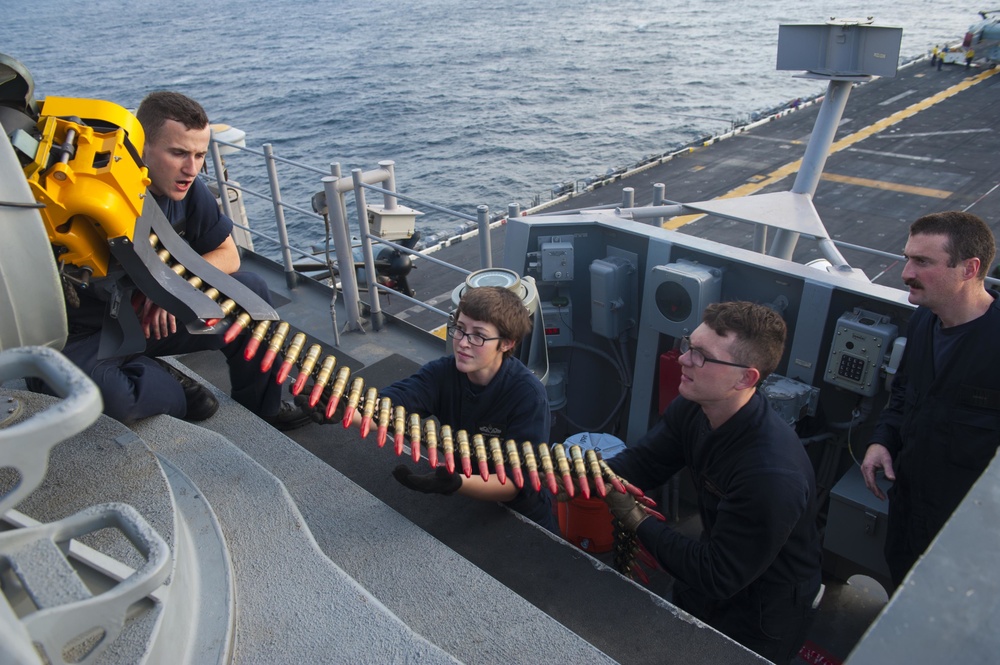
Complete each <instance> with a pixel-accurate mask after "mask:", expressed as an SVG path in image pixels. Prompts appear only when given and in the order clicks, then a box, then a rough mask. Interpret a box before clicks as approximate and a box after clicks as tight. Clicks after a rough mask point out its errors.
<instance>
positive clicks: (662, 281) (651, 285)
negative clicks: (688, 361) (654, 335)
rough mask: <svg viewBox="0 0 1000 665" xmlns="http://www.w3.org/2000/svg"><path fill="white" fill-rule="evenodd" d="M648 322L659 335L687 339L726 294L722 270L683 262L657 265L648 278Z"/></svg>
mask: <svg viewBox="0 0 1000 665" xmlns="http://www.w3.org/2000/svg"><path fill="white" fill-rule="evenodd" d="M646 285H647V286H646V289H645V292H646V301H645V302H644V303H643V312H644V313H645V316H646V318H645V320H646V321H648V322H649V325H650V326H651V327H652V328H653V329H654V330H656V331H657V332H660V333H663V334H664V335H670V336H671V337H684V336H685V335H690V334H691V331H693V330H694V329H695V328H697V327H698V326H699V325H700V324H701V315H702V313H703V312H704V311H705V308H706V307H708V306H709V305H710V304H711V303H713V302H718V301H719V299H720V297H721V292H722V270H720V269H719V268H713V267H711V266H705V265H701V264H699V263H695V262H693V261H685V260H679V261H677V262H675V263H668V264H666V265H662V266H653V269H652V270H651V271H650V273H649V277H647V278H646Z"/></svg>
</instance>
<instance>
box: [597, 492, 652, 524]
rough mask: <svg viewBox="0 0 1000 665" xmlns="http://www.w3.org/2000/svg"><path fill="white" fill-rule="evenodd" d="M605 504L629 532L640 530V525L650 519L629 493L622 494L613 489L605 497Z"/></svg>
mask: <svg viewBox="0 0 1000 665" xmlns="http://www.w3.org/2000/svg"><path fill="white" fill-rule="evenodd" d="M604 502H605V503H606V504H608V508H610V509H611V514H612V515H614V516H615V518H616V519H617V520H618V521H619V522H621V523H622V526H623V527H624V528H626V529H628V530H629V531H635V530H636V529H638V528H639V524H641V523H642V521H643V520H644V519H646V518H647V517H649V514H648V513H647V512H646V511H645V510H643V508H642V506H640V505H639V504H638V503H636V501H635V498H634V497H633V496H632V495H631V494H629V493H627V492H626V493H625V494H622V493H621V492H619V491H618V490H615V489H612V490H610V491H609V492H608V494H607V496H605V497H604Z"/></svg>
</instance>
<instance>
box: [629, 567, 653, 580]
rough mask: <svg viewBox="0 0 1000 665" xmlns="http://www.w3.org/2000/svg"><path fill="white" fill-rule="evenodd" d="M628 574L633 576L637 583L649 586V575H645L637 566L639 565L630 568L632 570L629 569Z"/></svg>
mask: <svg viewBox="0 0 1000 665" xmlns="http://www.w3.org/2000/svg"><path fill="white" fill-rule="evenodd" d="M630 572H631V573H632V574H633V575H635V576H636V577H637V578H638V579H639V581H640V582H641V583H643V584H647V585H648V584H649V575H647V574H646V571H645V570H643V569H642V567H641V566H639V564H636V565H634V566H632V568H631V569H630Z"/></svg>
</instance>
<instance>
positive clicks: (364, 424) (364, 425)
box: [361, 416, 372, 439]
mask: <svg viewBox="0 0 1000 665" xmlns="http://www.w3.org/2000/svg"><path fill="white" fill-rule="evenodd" d="M371 426H372V417H371V416H364V417H363V418H362V419H361V438H362V439H363V438H365V437H366V436H368V430H369V429H371Z"/></svg>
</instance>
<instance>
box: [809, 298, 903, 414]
mask: <svg viewBox="0 0 1000 665" xmlns="http://www.w3.org/2000/svg"><path fill="white" fill-rule="evenodd" d="M897 330H898V329H897V328H896V326H895V325H894V324H892V323H889V317H887V316H882V315H880V314H873V313H872V312H866V311H865V310H863V309H860V308H856V309H855V310H854V311H853V312H849V313H847V314H844V315H843V316H841V317H840V318H839V319H837V328H836V329H835V330H834V333H833V340H832V341H831V344H830V356H829V359H828V360H827V364H826V373H825V374H824V375H823V378H824V379H825V380H826V381H827V382H828V383H832V384H833V385H835V386H840V387H841V388H846V389H847V390H850V391H851V392H855V393H858V394H859V395H865V396H866V397H872V396H873V395H875V394H876V393H877V392H878V391H879V386H880V383H879V372H880V371H881V368H882V364H883V363H884V362H885V355H886V353H888V352H889V351H891V349H892V342H893V341H894V340H895V339H896V333H897Z"/></svg>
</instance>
